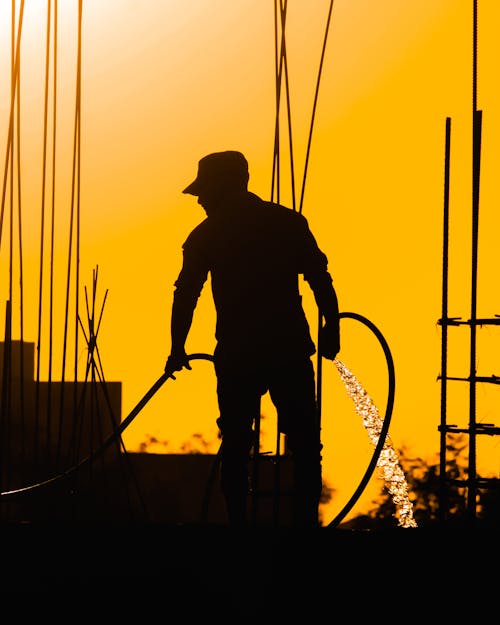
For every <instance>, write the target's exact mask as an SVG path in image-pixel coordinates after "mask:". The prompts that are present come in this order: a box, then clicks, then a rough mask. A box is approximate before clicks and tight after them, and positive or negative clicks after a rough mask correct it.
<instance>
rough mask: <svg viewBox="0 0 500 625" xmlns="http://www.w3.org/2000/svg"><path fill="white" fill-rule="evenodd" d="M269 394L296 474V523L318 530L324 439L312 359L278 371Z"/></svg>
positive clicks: (273, 377)
mask: <svg viewBox="0 0 500 625" xmlns="http://www.w3.org/2000/svg"><path fill="white" fill-rule="evenodd" d="M271 379H272V383H271V384H270V389H269V391H270V395H271V399H272V401H273V403H274V404H275V406H276V409H277V413H278V427H279V429H280V431H281V432H283V433H284V434H285V435H286V437H287V444H288V449H289V451H290V453H291V455H292V461H293V471H294V524H295V525H296V526H297V527H317V526H318V524H319V516H318V509H319V502H320V497H321V489H322V475H321V449H322V444H321V436H320V423H319V415H318V409H317V403H316V387H315V377H314V369H313V365H312V362H311V361H310V359H305V360H300V361H298V362H296V363H288V364H287V365H285V366H283V367H280V368H279V369H276V371H275V372H274V373H273V375H272V378H271Z"/></svg>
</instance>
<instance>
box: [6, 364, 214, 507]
mask: <svg viewBox="0 0 500 625" xmlns="http://www.w3.org/2000/svg"><path fill="white" fill-rule="evenodd" d="M187 359H188V361H191V360H210V361H213V356H211V355H210V354H204V353H196V354H190V355H189V356H188V357H187ZM169 377H170V376H168V375H167V374H166V373H164V374H163V375H161V376H160V377H159V378H158V380H156V382H155V383H154V384H153V386H152V387H151V388H150V389H149V390H148V391H147V392H146V394H145V395H144V396H143V397H142V398H141V399H140V400H139V402H138V403H137V404H136V405H135V406H134V408H132V410H131V411H130V413H129V414H128V415H127V417H126V418H125V419H124V420H123V421H122V422H121V423H120V425H119V426H118V427H117V428H116V430H114V431H113V432H112V433H111V434H110V435H109V436H108V438H106V439H105V440H104V441H103V443H102V444H101V445H100V446H99V447H98V448H97V449H96V450H95V451H93V452H92V453H91V454H89V455H88V456H87V457H86V458H84V459H83V460H81V461H80V462H79V463H77V464H76V465H74V466H72V467H71V468H69V469H66V470H65V471H63V472H62V473H59V474H58V475H55V476H54V477H51V478H49V479H47V480H43V481H42V482H38V483H36V484H31V485H29V486H25V487H23V488H17V489H14V490H8V491H3V492H0V499H5V500H9V499H13V498H14V497H17V496H19V495H25V494H28V493H32V492H33V491H35V490H39V489H40V488H42V487H45V486H49V485H53V484H55V483H56V482H59V481H61V480H63V479H65V478H67V477H69V476H70V475H73V474H74V473H75V472H76V471H77V470H78V469H81V467H83V466H84V465H86V464H88V463H89V462H92V461H93V460H95V459H96V458H97V457H98V456H100V455H101V454H102V453H104V451H105V450H106V449H107V448H108V447H109V446H110V445H111V444H112V443H114V442H116V439H117V438H118V437H120V436H121V435H122V434H123V432H124V431H125V430H126V429H127V428H128V426H129V425H130V424H131V423H132V421H133V420H134V419H135V418H136V416H137V415H138V414H139V412H141V410H142V409H143V408H144V406H145V405H146V404H147V403H148V402H149V400H150V399H151V398H152V397H153V395H155V394H156V393H157V392H158V391H159V390H160V388H161V387H162V386H163V384H164V383H165V382H166V381H167V380H168V378H169Z"/></svg>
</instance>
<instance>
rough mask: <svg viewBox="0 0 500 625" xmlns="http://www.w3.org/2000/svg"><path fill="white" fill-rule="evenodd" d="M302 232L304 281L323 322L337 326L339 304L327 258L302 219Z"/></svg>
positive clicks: (301, 248)
mask: <svg viewBox="0 0 500 625" xmlns="http://www.w3.org/2000/svg"><path fill="white" fill-rule="evenodd" d="M302 224H303V232H302V237H301V244H300V250H301V268H302V273H303V274H304V279H305V280H306V281H307V282H308V284H309V286H310V287H311V289H312V291H313V293H314V298H315V300H316V303H317V305H318V308H319V310H320V312H321V314H322V315H323V317H324V319H325V322H326V323H328V324H330V325H332V327H334V326H338V324H339V304H338V299H337V293H336V291H335V288H334V286H333V279H332V276H331V274H330V272H329V270H328V258H327V256H326V254H324V252H322V251H321V250H320V249H319V247H318V244H317V242H316V239H315V237H314V235H313V234H312V232H311V230H310V229H309V225H308V223H307V221H306V219H305V218H304V217H303V219H302Z"/></svg>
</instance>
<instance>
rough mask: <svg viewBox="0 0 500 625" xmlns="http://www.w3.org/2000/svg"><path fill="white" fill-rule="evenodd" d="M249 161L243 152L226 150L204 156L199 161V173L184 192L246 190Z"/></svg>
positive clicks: (196, 193) (194, 193)
mask: <svg viewBox="0 0 500 625" xmlns="http://www.w3.org/2000/svg"><path fill="white" fill-rule="evenodd" d="M248 176H249V174H248V163H247V160H246V158H245V157H244V156H243V154H242V153H241V152H237V151H235V150H226V151H224V152H214V153H213V154H208V155H207V156H204V157H203V158H202V159H201V160H200V161H199V163H198V175H197V176H196V180H194V181H193V182H192V183H191V184H190V185H188V186H187V187H186V188H185V189H184V191H183V193H189V194H190V195H197V196H199V195H200V194H201V195H203V194H206V193H207V192H208V193H210V194H212V193H214V192H215V193H227V192H233V191H245V190H246V189H247V184H248Z"/></svg>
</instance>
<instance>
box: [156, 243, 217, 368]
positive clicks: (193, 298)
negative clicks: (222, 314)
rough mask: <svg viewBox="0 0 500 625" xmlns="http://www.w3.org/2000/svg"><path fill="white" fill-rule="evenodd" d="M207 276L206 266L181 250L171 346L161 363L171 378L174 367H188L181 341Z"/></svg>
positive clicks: (171, 322)
mask: <svg viewBox="0 0 500 625" xmlns="http://www.w3.org/2000/svg"><path fill="white" fill-rule="evenodd" d="M207 276H208V271H207V269H206V268H204V267H203V266H202V265H201V264H200V263H199V262H196V257H195V256H193V255H191V254H189V253H186V251H185V252H184V262H183V266H182V270H181V272H180V274H179V277H178V278H177V280H176V282H175V290H174V298H173V303H172V314H171V320H170V337H171V349H170V355H169V356H168V358H167V362H166V364H165V373H166V374H167V375H169V376H170V377H172V378H174V379H175V377H174V376H173V375H172V374H173V372H174V371H180V370H181V369H183V368H184V367H185V368H186V369H191V365H190V364H189V360H188V357H187V354H186V348H185V344H186V339H187V337H188V334H189V330H190V328H191V324H192V321H193V314H194V310H195V308H196V304H197V302H198V298H199V296H200V293H201V290H202V288H203V285H204V284H205V281H206V279H207Z"/></svg>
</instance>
